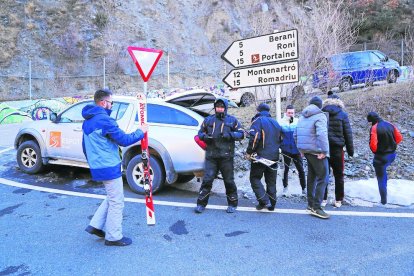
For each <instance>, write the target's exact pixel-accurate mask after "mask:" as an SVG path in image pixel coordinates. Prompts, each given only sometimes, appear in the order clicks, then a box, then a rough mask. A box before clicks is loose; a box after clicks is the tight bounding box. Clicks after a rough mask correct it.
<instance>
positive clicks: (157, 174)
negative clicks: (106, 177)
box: [126, 155, 165, 195]
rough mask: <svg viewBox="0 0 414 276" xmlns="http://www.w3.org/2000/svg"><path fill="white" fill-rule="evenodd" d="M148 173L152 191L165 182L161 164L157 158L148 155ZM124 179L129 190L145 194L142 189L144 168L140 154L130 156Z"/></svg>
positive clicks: (158, 188)
mask: <svg viewBox="0 0 414 276" xmlns="http://www.w3.org/2000/svg"><path fill="white" fill-rule="evenodd" d="M150 166H151V168H150V175H151V180H152V193H154V194H155V193H156V192H158V191H159V190H161V188H162V186H163V185H164V182H165V172H164V169H163V166H162V165H161V163H160V161H158V159H157V158H155V157H152V156H150ZM126 179H127V182H128V185H129V187H130V188H131V190H132V191H133V192H135V193H137V194H141V195H143V194H145V190H144V169H143V164H142V159H141V155H137V156H135V157H134V158H132V159H131V160H130V161H129V163H128V166H127V170H126Z"/></svg>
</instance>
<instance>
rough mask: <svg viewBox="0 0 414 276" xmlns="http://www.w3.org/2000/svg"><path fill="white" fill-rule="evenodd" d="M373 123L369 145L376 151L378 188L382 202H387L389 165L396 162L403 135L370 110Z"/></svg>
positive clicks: (375, 164)
mask: <svg viewBox="0 0 414 276" xmlns="http://www.w3.org/2000/svg"><path fill="white" fill-rule="evenodd" d="M367 120H368V122H370V123H371V124H372V126H371V129H370V133H369V147H370V149H371V151H372V152H373V153H374V161H373V165H374V169H375V175H376V176H377V180H378V188H379V192H380V196H381V203H382V204H384V205H385V204H387V181H388V176H387V167H388V166H389V165H391V163H392V162H394V160H395V157H396V152H395V151H396V150H397V145H398V144H399V143H401V141H402V140H403V137H402V135H401V132H400V131H399V130H398V128H397V127H396V126H394V125H393V124H391V123H390V122H387V121H384V120H383V119H382V118H381V117H380V116H379V115H378V113H376V112H370V113H368V116H367Z"/></svg>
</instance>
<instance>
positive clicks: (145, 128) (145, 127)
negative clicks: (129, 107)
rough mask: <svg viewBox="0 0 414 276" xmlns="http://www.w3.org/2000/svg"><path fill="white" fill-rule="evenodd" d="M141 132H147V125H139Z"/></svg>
mask: <svg viewBox="0 0 414 276" xmlns="http://www.w3.org/2000/svg"><path fill="white" fill-rule="evenodd" d="M141 130H142V132H144V133H146V132H148V124H142V125H141Z"/></svg>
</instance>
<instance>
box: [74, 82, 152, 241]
mask: <svg viewBox="0 0 414 276" xmlns="http://www.w3.org/2000/svg"><path fill="white" fill-rule="evenodd" d="M94 101H95V104H91V105H87V106H85V107H84V108H83V109H82V116H83V118H85V121H84V122H83V125H82V130H83V140H82V146H83V152H84V154H85V156H86V159H87V160H88V164H89V167H90V170H91V175H92V179H93V180H95V181H102V182H103V184H104V185H105V190H106V194H107V196H106V199H105V200H104V201H103V202H102V203H101V205H100V206H99V208H98V210H97V211H96V212H95V214H94V216H93V217H92V219H91V221H90V224H89V226H88V227H86V229H85V231H86V232H88V233H90V234H93V235H96V236H98V237H102V238H103V237H105V245H114V246H126V245H129V244H131V243H132V240H131V239H130V238H127V237H124V236H123V235H122V212H123V209H124V190H123V182H122V172H121V158H120V155H119V146H123V147H126V146H129V145H132V144H134V143H136V142H138V141H140V140H141V139H142V138H144V132H146V131H147V129H148V126H147V125H146V124H144V125H142V128H141V130H140V129H137V130H136V131H135V132H132V133H130V134H125V132H124V131H123V130H122V129H120V128H119V126H118V124H117V123H116V121H115V120H114V119H113V118H112V117H110V115H111V108H112V104H113V100H112V92H111V91H110V90H109V89H100V90H98V91H96V92H95V95H94ZM104 229H105V231H104Z"/></svg>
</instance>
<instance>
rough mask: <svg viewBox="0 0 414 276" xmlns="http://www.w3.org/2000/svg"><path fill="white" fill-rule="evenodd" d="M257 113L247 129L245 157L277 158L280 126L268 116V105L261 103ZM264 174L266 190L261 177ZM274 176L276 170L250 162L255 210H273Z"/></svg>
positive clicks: (274, 198)
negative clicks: (256, 203)
mask: <svg viewBox="0 0 414 276" xmlns="http://www.w3.org/2000/svg"><path fill="white" fill-rule="evenodd" d="M257 111H258V113H257V114H256V116H255V117H254V120H253V122H252V125H251V127H250V130H249V134H250V136H249V145H248V146H247V150H246V158H247V159H250V156H251V154H252V153H256V154H257V155H258V156H260V157H262V158H266V159H269V160H272V161H275V162H276V161H278V160H279V147H280V142H281V137H282V136H281V127H280V126H279V124H278V123H277V122H276V121H275V120H274V119H273V118H272V117H271V116H270V113H269V111H270V107H269V106H268V105H267V104H265V103H262V104H260V105H259V106H258V107H257ZM263 175H264V178H265V182H266V190H265V189H264V187H263V184H262V182H261V179H262V177H263ZM276 177H277V170H274V169H271V168H269V167H268V166H266V165H264V164H262V163H259V162H254V161H252V162H251V169H250V184H251V186H252V189H253V192H254V193H255V195H256V199H257V201H258V202H259V204H258V205H257V206H256V209H257V210H262V209H263V208H265V207H266V208H267V209H268V210H269V211H274V210H275V206H276Z"/></svg>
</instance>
